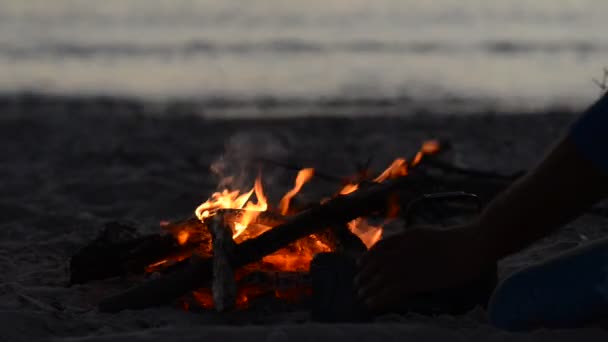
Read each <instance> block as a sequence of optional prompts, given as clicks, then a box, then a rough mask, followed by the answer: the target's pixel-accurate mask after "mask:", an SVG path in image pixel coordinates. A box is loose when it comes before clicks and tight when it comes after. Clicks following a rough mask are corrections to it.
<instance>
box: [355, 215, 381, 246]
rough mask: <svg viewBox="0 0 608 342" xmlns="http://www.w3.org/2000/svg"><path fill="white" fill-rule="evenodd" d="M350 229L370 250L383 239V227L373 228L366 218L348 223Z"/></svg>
mask: <svg viewBox="0 0 608 342" xmlns="http://www.w3.org/2000/svg"><path fill="white" fill-rule="evenodd" d="M348 229H349V230H350V231H351V232H352V233H353V234H355V235H357V236H358V237H359V238H360V239H361V241H363V243H364V244H365V246H366V247H367V248H368V249H369V248H371V247H372V246H373V245H374V244H376V242H378V241H379V240H380V238H381V237H382V230H383V227H382V226H372V225H370V224H369V223H368V222H367V220H366V219H364V218H361V217H359V218H356V219H354V220H352V221H350V222H349V223H348Z"/></svg>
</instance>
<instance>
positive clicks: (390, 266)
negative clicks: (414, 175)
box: [355, 225, 495, 312]
mask: <svg viewBox="0 0 608 342" xmlns="http://www.w3.org/2000/svg"><path fill="white" fill-rule="evenodd" d="M476 230H477V227H475V226H473V225H471V226H463V227H458V228H454V229H450V230H436V229H432V228H415V229H412V230H409V231H407V232H405V233H403V234H400V235H398V236H395V237H392V238H389V239H386V240H382V241H380V242H379V243H377V244H376V245H375V246H374V247H372V248H371V249H370V250H369V252H367V253H366V254H365V255H364V256H363V257H362V258H361V260H359V266H360V272H359V274H358V276H357V277H356V278H355V288H356V289H357V291H358V296H359V298H360V299H362V300H363V302H364V303H365V304H366V305H367V306H368V308H369V309H371V310H372V311H375V312H389V311H391V310H398V309H399V308H400V307H403V304H404V303H406V302H407V299H408V297H410V296H413V295H416V294H420V293H424V292H429V291H432V290H438V289H446V288H454V287H458V286H462V285H464V284H466V283H468V282H470V281H471V280H473V279H475V278H476V277H478V276H479V275H480V274H481V273H482V272H483V270H484V269H485V267H487V265H489V264H491V263H493V262H494V261H495V260H490V259H489V258H487V257H485V256H484V253H482V250H484V248H483V246H480V242H479V240H478V239H476V238H475V237H476V236H477V235H476V234H475V232H476Z"/></svg>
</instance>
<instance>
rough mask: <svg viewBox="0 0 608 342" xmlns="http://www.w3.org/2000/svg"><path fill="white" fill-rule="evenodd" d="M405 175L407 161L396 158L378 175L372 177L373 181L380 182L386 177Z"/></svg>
mask: <svg viewBox="0 0 608 342" xmlns="http://www.w3.org/2000/svg"><path fill="white" fill-rule="evenodd" d="M402 176H407V161H406V160H405V159H403V158H397V159H395V160H394V161H393V163H392V164H391V165H390V166H389V167H388V168H387V169H386V170H384V171H383V172H382V173H381V174H380V175H379V176H378V177H376V178H374V182H376V183H382V182H384V181H385V180H387V179H392V178H397V177H402Z"/></svg>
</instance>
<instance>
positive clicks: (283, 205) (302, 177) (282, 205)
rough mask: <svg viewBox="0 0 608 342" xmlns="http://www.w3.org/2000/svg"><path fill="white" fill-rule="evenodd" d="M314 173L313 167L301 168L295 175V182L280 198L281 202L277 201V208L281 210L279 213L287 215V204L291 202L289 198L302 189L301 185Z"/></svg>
mask: <svg viewBox="0 0 608 342" xmlns="http://www.w3.org/2000/svg"><path fill="white" fill-rule="evenodd" d="M314 174H315V169H302V170H300V171H299V172H298V176H297V177H296V182H295V185H294V187H293V189H291V190H290V191H289V192H288V193H286V194H285V196H283V198H281V202H279V209H280V210H281V214H283V215H287V213H288V212H289V204H290V203H291V199H292V198H293V197H294V196H295V195H297V194H298V192H300V190H302V186H304V184H306V183H307V182H308V181H310V180H311V179H312V176H314Z"/></svg>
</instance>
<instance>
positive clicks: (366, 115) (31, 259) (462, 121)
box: [0, 96, 608, 341]
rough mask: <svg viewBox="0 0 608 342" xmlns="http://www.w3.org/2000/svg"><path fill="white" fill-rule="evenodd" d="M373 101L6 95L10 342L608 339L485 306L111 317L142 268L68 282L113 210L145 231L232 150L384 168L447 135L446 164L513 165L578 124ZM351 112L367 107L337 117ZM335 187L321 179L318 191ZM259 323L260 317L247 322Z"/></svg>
mask: <svg viewBox="0 0 608 342" xmlns="http://www.w3.org/2000/svg"><path fill="white" fill-rule="evenodd" d="M248 106H249V107H248ZM264 106H266V107H267V108H268V110H269V111H274V112H275V113H276V112H280V111H281V110H285V111H286V112H288V111H289V106H288V105H284V106H283V107H280V108H277V107H276V106H273V104H272V103H270V104H269V103H265V104H264ZM264 106H260V104H255V103H254V104H248V105H243V106H241V107H239V110H241V111H243V112H250V113H258V114H259V113H260V112H263V111H264V108H265V107H264ZM345 106H347V107H345ZM362 106H363V107H364V108H363V109H361V110H357V106H356V104H355V105H353V104H352V103H351V104H347V105H341V104H335V103H333V104H332V103H330V104H325V105H319V106H314V107H306V108H304V109H303V108H302V107H298V108H295V109H294V110H299V111H300V112H301V113H300V114H304V115H313V116H310V117H299V118H290V119H276V118H275V119H272V118H271V119H238V120H222V119H218V118H209V117H205V114H206V113H208V110H207V108H205V104H195V103H185V104H184V103H182V104H173V105H166V106H160V105H158V104H150V103H142V102H137V101H131V100H125V99H107V98H106V99H100V98H95V99H93V98H88V99H86V98H80V99H78V98H45V97H34V96H20V97H19V96H17V97H16V96H5V97H2V98H0V113H1V114H0V146H1V151H2V153H1V159H0V176H1V179H2V182H0V193H2V196H1V197H0V245H1V246H0V316H1V317H0V321H2V324H0V341H5V340H6V341H20V340H23V341H33V340H40V339H45V338H54V339H55V340H91V341H106V340H118V341H122V340H125V341H126V340H129V341H134V340H135V341H139V340H151V341H157V340H158V341H167V340H184V341H189V340H198V341H200V340H239V341H250V340H251V341H253V340H256V341H257V340H265V341H284V340H296V341H306V340H319V339H324V340H336V341H337V340H345V339H348V340H350V339H353V340H357V341H359V340H360V341H365V340H379V339H383V340H387V341H388V340H406V341H407V340H412V341H421V340H423V341H438V340H451V341H461V340H463V341H465V340H466V341H470V340H484V341H514V340H524V341H540V340H554V341H581V340H584V341H600V340H601V341H605V340H606V339H607V338H608V332H606V331H605V330H602V329H601V328H599V327H588V328H582V329H573V330H538V331H534V332H527V333H520V334H513V333H507V332H502V331H499V330H497V329H495V328H493V327H491V326H489V325H488V324H487V323H486V319H485V313H484V312H483V310H482V309H477V310H474V311H472V312H470V313H469V314H467V315H464V316H461V317H451V316H439V317H423V316H419V315H406V316H394V315H389V316H384V317H380V318H379V319H378V320H377V321H376V322H374V323H371V324H361V325H348V324H336V325H321V324H314V323H310V322H309V321H308V320H307V315H306V313H305V312H294V313H290V314H282V315H273V314H271V313H266V314H264V315H263V316H260V317H257V318H255V319H249V320H243V319H235V318H234V317H232V318H231V319H226V317H218V316H217V315H216V314H214V313H192V312H186V311H183V310H181V309H179V308H177V307H171V306H167V307H162V308H155V309H148V310H143V311H125V312H121V313H119V314H103V313H99V312H97V311H96V309H95V304H96V303H97V302H98V301H99V300H100V299H101V298H104V297H106V296H108V295H110V294H113V293H116V292H119V291H121V290H123V289H125V288H126V287H128V286H129V285H132V284H133V282H134V281H137V279H108V280H104V281H98V282H91V283H88V284H84V285H77V286H71V287H67V286H66V284H67V279H68V267H67V265H68V260H69V257H70V255H71V254H72V253H74V252H75V251H76V250H77V249H78V248H80V247H81V246H83V245H85V244H86V243H87V242H89V241H90V240H91V239H93V238H94V237H95V235H96V234H97V232H98V231H99V230H100V229H101V228H102V227H103V223H104V222H107V221H110V220H130V221H133V222H136V223H138V224H139V225H140V226H141V227H142V230H143V231H156V230H158V224H159V221H161V220H167V219H169V220H171V219H178V218H183V217H186V216H189V215H191V213H192V211H193V210H194V208H195V207H196V205H197V204H199V203H200V202H201V201H203V200H204V199H206V198H207V197H208V195H209V194H210V193H211V192H213V191H214V190H215V189H216V186H217V181H218V180H217V178H216V177H214V175H213V174H212V173H211V172H210V170H209V167H210V165H211V164H212V163H213V162H214V161H215V160H217V159H218V157H220V156H221V155H222V154H224V153H226V151H227V153H229V154H228V155H226V158H225V161H227V162H234V160H238V159H239V158H240V156H243V155H249V156H251V155H266V156H270V157H272V158H275V159H280V160H283V161H288V162H291V163H298V164H301V165H304V166H312V167H316V168H318V169H319V170H323V171H324V172H328V173H332V174H336V175H347V174H350V173H352V172H353V170H354V165H355V163H356V162H358V161H364V160H366V159H367V158H368V157H370V156H373V165H374V166H375V167H377V168H380V167H382V166H384V165H386V164H387V163H388V162H389V161H390V160H392V158H394V157H397V156H401V155H410V154H411V153H412V151H414V150H415V149H416V147H417V146H418V145H419V144H420V142H421V141H422V140H424V139H428V138H441V139H446V140H449V141H450V142H451V143H452V144H453V150H452V151H450V152H449V153H447V154H446V156H445V158H446V160H448V161H450V162H452V163H455V164H457V165H460V166H467V167H474V168H480V169H486V170H494V171H500V172H505V173H510V172H514V171H518V170H521V169H526V168H528V167H530V166H531V165H532V164H533V163H534V161H535V160H537V159H538V158H539V157H540V156H541V155H542V153H543V151H544V150H546V148H547V147H548V146H549V145H550V144H551V142H552V141H553V140H554V139H556V138H557V137H559V136H560V134H562V133H563V132H564V131H565V130H566V129H567V126H568V124H569V122H570V121H571V120H572V115H570V114H568V113H559V112H545V113H520V114H513V115H495V114H484V112H486V111H483V112H479V113H473V114H472V115H449V114H450V111H449V110H448V109H449V108H447V107H446V108H444V109H443V111H436V112H435V113H428V112H427V113H422V114H421V113H420V111H418V110H416V109H414V108H413V107H411V106H408V105H406V104H392V103H389V104H386V103H382V102H380V103H372V104H369V103H367V104H363V105H362ZM281 108H282V109H281ZM307 108H308V109H307ZM213 109H214V111H215V112H214V113H216V114H217V113H218V112H221V111H222V110H228V109H233V108H227V109H226V108H222V107H221V106H217V104H216V106H215V107H214V108H213ZM307 111H308V112H307ZM345 111H351V112H352V116H353V118H350V119H349V118H345V117H341V118H340V117H332V116H335V115H337V114H340V115H343V114H344V112H345ZM396 113H398V114H400V115H395V114H396ZM389 114H390V115H389ZM446 114H448V115H446ZM216 116H217V115H216ZM237 164H238V163H237ZM231 167H232V168H234V167H235V166H234V164H233V165H231ZM238 167H240V165H237V168H238ZM226 171H228V169H226ZM265 175H266V177H265V180H266V181H267V182H268V183H269V184H270V185H269V192H270V194H271V197H272V196H275V197H276V194H275V193H280V192H283V191H285V190H286V189H287V188H288V187H289V184H290V182H291V181H292V177H293V173H289V172H286V171H284V170H280V171H279V170H267V173H265ZM328 187H329V188H331V187H330V186H329V185H328V184H327V183H323V182H318V183H311V185H310V189H309V190H310V191H311V192H314V191H316V190H318V191H320V192H322V190H323V189H328ZM315 189H316V190H315ZM607 232H608V221H607V220H606V219H605V218H603V217H600V216H593V215H586V216H584V217H582V218H581V219H579V220H577V221H575V222H573V223H571V224H570V225H568V226H566V227H564V228H563V229H561V230H560V231H559V232H558V233H557V234H555V235H553V236H551V237H549V238H547V239H545V240H543V241H542V242H540V243H538V244H536V245H534V246H533V247H531V248H530V249H528V250H526V251H524V252H522V253H519V254H517V255H514V256H512V257H510V258H508V259H507V260H505V261H503V262H502V263H501V265H500V266H501V267H500V274H501V276H503V277H504V276H505V275H507V274H508V273H510V272H512V271H513V270H516V269H519V268H521V267H525V266H526V265H529V264H531V263H534V262H537V261H540V260H543V259H545V258H547V257H550V256H552V255H555V254H556V253H559V252H561V251H564V250H567V249H569V248H572V247H574V246H576V245H578V244H580V243H582V242H583V241H585V240H594V239H597V238H598V237H601V236H605V234H606V233H607ZM246 321H249V322H253V321H256V322H258V324H247V325H241V324H236V323H235V322H246ZM230 322H232V323H230Z"/></svg>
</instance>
